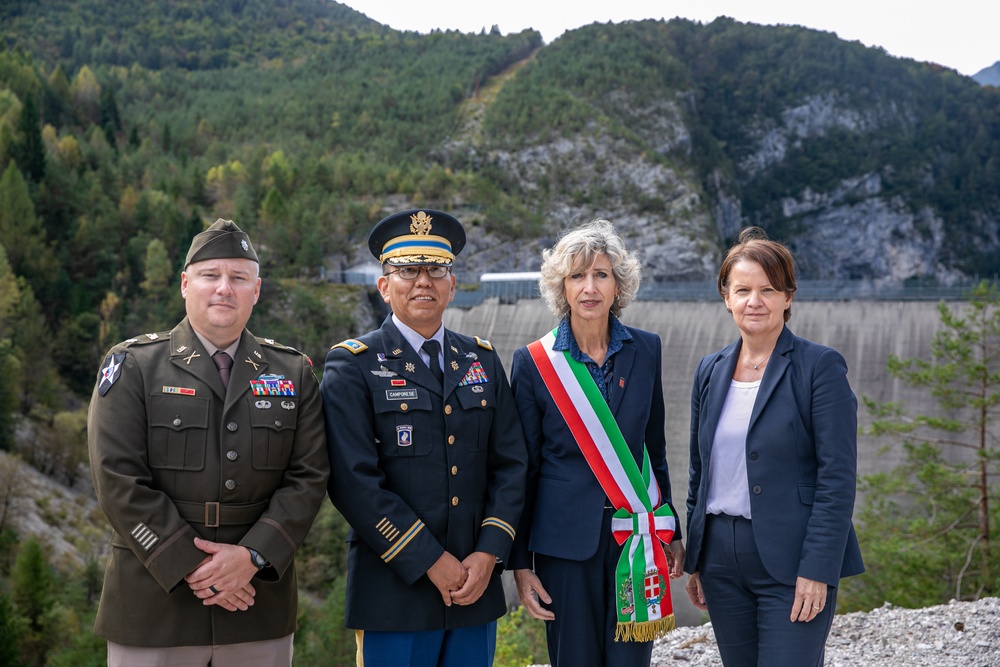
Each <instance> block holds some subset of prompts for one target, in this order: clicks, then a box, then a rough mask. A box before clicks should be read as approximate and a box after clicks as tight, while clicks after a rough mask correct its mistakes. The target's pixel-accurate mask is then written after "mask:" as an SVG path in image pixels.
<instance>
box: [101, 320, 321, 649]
mask: <svg viewBox="0 0 1000 667" xmlns="http://www.w3.org/2000/svg"><path fill="white" fill-rule="evenodd" d="M266 376H271V377H266ZM262 379H263V380H264V382H261V380H262ZM279 379H280V381H281V382H284V383H285V384H284V385H283V386H284V387H285V395H254V392H253V391H252V385H251V381H254V382H255V384H256V386H257V388H258V392H259V393H263V392H265V391H267V387H270V388H271V389H274V388H276V387H278V386H279V385H278V382H279ZM268 381H269V382H268ZM288 381H290V382H291V384H292V386H293V389H292V390H288V389H287V387H288V385H287V382H288ZM289 391H291V395H289ZM89 446H90V462H91V468H92V472H93V476H94V483H95V487H96V489H97V497H98V499H99V501H100V505H101V508H102V509H103V510H104V513H105V515H106V516H107V517H108V520H109V521H110V523H111V526H112V528H113V529H114V532H113V534H112V538H111V549H110V551H111V553H110V555H109V556H108V563H107V571H106V573H105V579H104V591H103V593H102V595H101V602H100V607H99V610H98V614H97V623H96V632H97V634H98V635H99V636H101V637H104V638H106V639H109V640H111V641H113V642H116V643H119V644H125V645H129V646H148V647H162V646H196V645H208V644H234V643H242V642H247V641H257V640H265V639H275V638H279V637H284V636H286V635H288V634H290V633H291V632H294V630H295V617H296V602H297V599H296V594H297V592H296V577H295V566H294V562H293V557H294V555H295V551H296V549H297V548H298V546H299V545H300V544H301V543H302V540H303V539H304V538H305V536H306V533H307V532H308V531H309V528H310V526H311V525H312V522H313V519H314V518H315V516H316V513H317V511H318V510H319V507H320V503H321V502H322V500H323V496H324V494H325V492H326V483H327V478H328V475H329V462H328V459H327V453H326V439H325V435H324V430H323V412H322V406H321V403H320V395H319V387H318V383H317V381H316V377H315V376H314V375H313V372H312V368H311V365H310V363H309V360H308V358H307V357H306V356H305V355H303V354H301V353H299V352H297V351H295V350H293V349H291V348H286V347H283V346H282V345H279V344H277V343H275V342H274V341H272V340H270V339H266V338H256V337H254V336H253V335H252V334H251V333H250V332H249V331H247V330H245V329H244V331H243V334H242V336H241V339H240V343H239V348H238V349H237V351H236V356H235V364H234V365H233V369H232V375H231V378H230V382H229V390H228V392H226V390H225V389H224V388H223V385H222V380H221V379H220V378H219V373H218V371H217V369H216V367H215V365H214V363H213V362H212V360H211V358H210V357H209V355H208V352H206V350H205V348H204V347H203V345H202V344H201V341H200V340H199V339H198V337H197V336H196V335H195V334H194V331H193V330H192V329H191V326H190V324H189V323H188V321H187V320H186V319H185V320H184V321H182V322H181V323H180V324H179V325H177V327H176V328H174V330H173V331H170V332H164V333H160V334H145V335H142V336H139V337H138V338H134V339H130V340H128V341H125V342H124V343H121V344H119V345H117V346H115V347H114V348H113V349H112V350H111V352H110V353H109V354H108V358H107V359H106V360H105V363H104V365H103V367H102V369H101V373H100V374H99V376H98V379H97V385H96V386H95V388H94V393H93V397H92V399H91V404H90V419H89ZM196 536H200V537H202V538H205V539H208V540H212V541H214V542H221V543H227V544H240V545H243V546H247V547H252V548H254V549H256V550H257V551H259V552H260V553H261V554H263V555H264V557H265V558H267V559H268V560H269V561H270V563H271V564H270V566H269V567H266V568H264V569H263V570H261V572H260V573H258V574H257V575H256V576H255V577H254V579H253V580H252V582H251V583H252V584H253V586H254V588H255V589H256V591H257V595H256V598H255V600H254V605H253V606H252V607H250V609H249V610H247V611H234V612H229V611H226V610H225V609H223V608H222V607H220V606H217V605H212V606H204V605H203V604H202V601H201V600H199V599H198V598H197V597H195V595H194V593H192V591H191V590H190V588H189V587H188V585H187V583H186V582H185V581H184V576H185V575H187V574H188V573H189V572H191V571H192V570H194V569H195V568H196V567H197V566H198V564H199V563H201V561H202V560H203V559H204V558H205V557H206V554H205V553H203V552H202V551H200V550H198V549H197V548H195V546H194V538H195V537H196Z"/></svg>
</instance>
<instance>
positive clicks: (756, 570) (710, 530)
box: [698, 514, 837, 667]
mask: <svg viewBox="0 0 1000 667" xmlns="http://www.w3.org/2000/svg"><path fill="white" fill-rule="evenodd" d="M698 571H699V572H700V577H701V586H702V590H703V591H704V593H705V602H706V603H707V604H708V615H709V617H710V618H711V619H712V627H713V629H714V630H715V639H716V641H717V642H718V644H719V653H720V654H721V656H722V664H724V665H725V666H726V667H758V666H759V667H780V666H781V665H797V666H801V667H812V666H813V665H815V666H817V667H819V666H821V665H822V664H823V653H824V648H825V645H826V636H827V634H829V632H830V626H831V625H832V624H833V613H834V611H835V607H836V606H837V589H836V588H835V587H834V586H828V587H827V593H826V605H825V606H824V607H823V611H822V612H820V613H819V614H818V615H817V616H816V617H815V618H814V619H813V620H811V621H809V622H808V623H804V622H801V621H796V622H794V623H793V622H792V621H791V620H789V617H790V616H791V613H792V604H793V602H794V600H795V586H789V585H788V584H783V583H781V582H779V581H776V580H775V579H773V578H772V577H771V576H770V575H769V574H768V573H767V570H765V569H764V564H763V563H762V562H761V560H760V554H759V553H758V551H757V543H756V542H755V541H754V537H753V525H752V524H751V522H750V521H749V520H748V519H744V518H742V517H730V516H726V515H718V516H716V515H713V514H709V515H708V516H707V517H706V519H705V537H704V541H703V543H702V553H701V561H700V562H699V564H698Z"/></svg>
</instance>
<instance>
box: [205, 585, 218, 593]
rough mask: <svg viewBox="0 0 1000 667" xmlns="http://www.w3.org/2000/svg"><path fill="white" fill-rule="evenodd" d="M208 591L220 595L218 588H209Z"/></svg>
mask: <svg viewBox="0 0 1000 667" xmlns="http://www.w3.org/2000/svg"><path fill="white" fill-rule="evenodd" d="M208 590H210V591H212V593H214V594H215V595H218V594H219V589H218V588H216V587H215V586H209V587H208Z"/></svg>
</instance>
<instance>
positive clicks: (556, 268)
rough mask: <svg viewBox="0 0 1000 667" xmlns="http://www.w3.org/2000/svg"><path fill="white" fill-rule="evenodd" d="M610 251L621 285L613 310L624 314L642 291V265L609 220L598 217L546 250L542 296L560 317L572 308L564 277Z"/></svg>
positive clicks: (543, 258) (567, 234)
mask: <svg viewBox="0 0 1000 667" xmlns="http://www.w3.org/2000/svg"><path fill="white" fill-rule="evenodd" d="M601 254H603V255H607V257H608V261H610V262H611V272H612V274H614V277H615V283H616V284H617V287H618V294H619V295H620V296H619V298H618V299H615V301H614V302H612V304H611V312H612V313H613V314H614V316H615V317H621V314H622V310H623V309H624V308H625V307H626V306H627V305H629V304H630V303H632V300H633V299H635V295H636V294H637V293H638V292H639V282H640V280H641V273H642V266H641V265H640V264H639V260H638V258H636V256H635V254H634V253H632V252H631V251H629V249H628V248H626V247H625V241H624V240H622V237H621V236H619V235H618V232H616V231H615V227H614V225H612V224H611V223H610V222H608V221H607V220H603V219H597V220H594V221H592V222H588V223H585V224H583V225H580V226H579V227H576V228H575V229H572V230H570V231H569V232H567V233H566V234H564V235H563V236H562V238H560V239H559V241H558V242H557V243H556V244H555V246H553V247H552V248H549V249H547V250H545V251H544V252H542V270H541V273H542V277H541V279H540V280H539V281H538V287H539V290H540V291H541V293H542V298H543V299H545V303H546V304H547V305H548V307H549V310H551V311H552V312H553V313H554V314H555V315H556V317H558V318H559V319H562V318H564V317H565V316H566V314H567V313H569V311H570V307H569V302H567V301H566V294H565V291H564V289H563V281H564V280H565V279H566V278H567V277H569V276H571V275H573V274H574V273H577V272H578V271H582V270H585V269H586V268H588V267H589V266H591V265H592V264H593V263H594V260H595V259H596V257H597V256H598V255H601Z"/></svg>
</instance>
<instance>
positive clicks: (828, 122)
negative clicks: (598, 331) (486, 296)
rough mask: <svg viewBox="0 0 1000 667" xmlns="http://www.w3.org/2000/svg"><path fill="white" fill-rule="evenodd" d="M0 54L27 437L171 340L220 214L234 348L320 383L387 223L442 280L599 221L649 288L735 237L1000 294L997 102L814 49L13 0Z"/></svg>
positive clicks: (952, 77) (836, 42) (169, 5)
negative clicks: (987, 286)
mask: <svg viewBox="0 0 1000 667" xmlns="http://www.w3.org/2000/svg"><path fill="white" fill-rule="evenodd" d="M0 45H3V47H2V50H0V171H2V173H3V176H2V178H0V244H3V247H4V253H5V255H6V258H5V259H4V258H2V257H0V259H2V260H3V261H0V279H3V274H4V263H5V262H6V263H8V264H9V271H8V273H9V276H10V277H9V278H8V279H9V280H13V281H14V282H13V283H12V284H14V285H19V286H20V287H18V294H19V295H20V296H19V298H20V300H21V305H20V306H18V307H17V308H19V309H20V310H18V309H14V310H11V309H10V308H7V309H6V312H5V308H4V307H0V340H2V339H4V337H5V336H6V335H7V334H5V333H4V332H5V328H4V326H5V325H4V320H5V318H6V320H7V322H11V321H17V322H18V323H22V322H24V321H25V320H26V318H32V322H34V324H33V325H32V326H33V327H34V328H31V327H26V326H20V327H13V328H11V329H10V331H11V334H10V335H11V336H13V337H14V340H15V342H14V343H12V345H13V347H12V348H10V349H13V350H16V351H17V354H18V359H19V360H22V361H19V363H18V365H16V366H15V365H11V366H9V368H10V370H8V371H4V372H8V373H13V374H16V375H18V377H16V378H14V379H9V380H7V382H9V383H10V384H9V385H7V386H11V387H18V388H19V391H20V392H21V394H22V395H21V396H20V399H19V401H18V402H17V403H18V405H20V409H21V411H23V412H24V413H25V414H27V413H28V412H30V410H31V408H32V405H34V401H43V402H44V401H51V400H53V399H52V398H51V397H53V396H58V395H59V393H58V388H59V387H60V386H62V384H60V383H64V385H65V386H68V387H69V388H70V389H72V390H73V391H76V392H78V393H80V394H86V393H87V391H88V390H89V387H90V385H91V384H92V382H93V369H94V368H96V367H97V365H98V363H99V362H100V359H101V358H102V355H103V352H104V350H106V349H107V347H108V346H109V345H110V344H112V343H113V342H114V341H116V340H120V339H124V338H127V337H128V336H130V335H133V334H135V333H137V332H144V331H153V330H162V329H163V328H164V327H168V326H170V325H171V324H172V323H174V322H176V321H177V320H178V319H179V318H180V317H181V315H182V313H183V304H182V302H181V301H180V299H179V297H178V296H177V294H176V287H175V283H176V275H177V273H178V272H179V269H180V264H181V262H182V261H183V258H184V255H185V252H186V249H187V246H188V243H189V242H190V237H191V235H192V234H193V233H194V232H197V231H198V230H200V229H202V228H204V226H205V224H206V223H208V222H211V221H214V220H215V219H216V218H219V217H223V218H231V219H234V220H236V221H237V222H238V223H239V224H240V225H241V226H242V227H243V228H245V229H246V230H247V231H248V232H249V233H251V235H252V236H253V238H254V240H255V243H256V244H257V245H258V247H259V254H260V256H261V259H262V268H263V271H264V275H265V277H266V281H265V291H264V294H263V296H262V300H263V302H262V306H263V307H262V308H259V309H258V310H259V311H260V314H259V315H258V314H255V316H254V317H255V319H254V320H252V325H253V327H257V328H260V329H261V330H267V331H268V333H269V334H271V335H274V336H275V337H276V338H278V339H279V340H282V341H283V342H286V343H287V344H290V345H293V346H296V347H299V348H300V349H304V350H306V351H308V352H309V353H310V354H312V355H313V356H315V357H319V358H321V357H322V355H323V353H324V351H325V349H326V348H328V347H329V345H330V343H331V341H334V340H339V339H341V338H343V337H347V336H349V335H352V334H353V333H356V332H355V329H356V328H357V326H359V324H358V320H357V319H356V318H355V317H354V315H353V313H355V311H356V307H355V306H356V303H357V297H355V296H350V295H349V294H347V293H346V292H345V293H341V292H337V291H334V290H331V289H326V290H324V289H323V286H324V285H326V282H325V280H327V279H331V278H332V279H333V280H334V281H335V280H336V279H337V278H338V277H339V276H340V275H341V272H342V271H344V270H346V269H348V268H351V267H353V266H355V265H357V264H359V263H366V262H368V263H370V262H371V258H370V256H369V254H368V251H367V247H366V243H365V239H366V236H367V232H368V230H369V229H370V228H371V226H372V224H374V222H376V221H377V220H378V219H380V218H381V217H382V216H383V215H385V214H386V212H388V211H390V210H399V209H402V208H408V207H427V208H438V209H444V210H448V211H451V212H454V213H456V214H457V215H458V216H459V217H460V219H462V220H463V221H464V222H465V223H466V224H467V226H468V228H469V243H468V246H467V250H466V251H465V252H464V253H463V255H462V261H461V262H460V265H459V267H458V275H459V279H460V281H462V282H463V283H470V282H475V281H476V280H477V279H478V274H480V273H482V272H486V271H508V270H535V269H537V268H538V265H539V262H540V252H541V250H542V249H543V248H545V247H547V246H549V245H551V244H552V243H553V241H554V240H555V239H556V238H557V236H558V235H559V234H560V233H561V232H562V231H563V230H564V229H566V228H567V227H569V226H571V225H573V224H575V223H577V222H579V221H582V220H587V219H590V218H593V217H598V216H600V217H606V218H609V219H611V220H612V221H613V222H615V223H616V224H617V225H618V227H619V228H620V229H621V230H622V232H623V234H625V235H626V236H627V237H628V238H629V239H630V242H631V245H632V246H633V247H634V248H635V249H636V251H637V252H638V254H639V255H640V257H641V259H642V260H643V264H644V277H645V280H647V281H651V282H667V281H679V280H685V281H710V280H711V278H712V276H713V275H714V273H715V269H716V267H717V265H718V262H719V259H720V257H721V255H722V253H723V252H724V251H725V249H726V248H727V247H728V245H729V244H730V243H731V242H732V240H733V239H734V237H735V235H736V233H737V232H738V230H739V229H740V227H742V226H744V225H747V224H757V225H760V226H762V227H764V228H765V229H766V230H768V231H769V232H770V233H771V235H772V236H773V237H775V238H778V239H780V240H783V241H785V242H786V243H788V245H789V246H790V247H791V248H792V250H793V251H794V253H795V256H796V260H797V262H798V266H799V272H800V275H801V277H802V278H805V279H827V280H842V279H857V280H867V281H872V282H874V283H876V284H878V283H901V282H904V281H908V280H910V281H921V282H925V281H929V282H934V281H938V282H945V283H952V282H955V281H959V280H962V279H965V278H967V277H972V276H976V275H980V276H992V275H996V274H998V273H1000V89H997V88H994V87H990V86H985V87H984V86H979V85H977V84H976V83H975V82H974V81H972V80H971V79H969V78H968V77H963V76H960V75H958V74H957V73H956V72H954V71H952V70H948V69H945V68H941V67H939V66H936V65H932V64H927V63H920V62H915V61H912V60H905V59H898V58H893V57H890V56H888V55H887V54H886V53H885V52H884V51H882V50H880V49H874V48H867V47H864V46H863V45H861V44H860V43H857V42H846V41H843V40H841V39H839V38H837V37H836V35H834V34H832V33H825V32H819V31H815V30H809V29H805V28H799V27H790V26H778V27H764V26H758V25H753V24H744V23H739V22H737V21H733V20H731V19H726V18H722V19H718V20H716V21H713V22H712V23H709V24H701V23H696V22H691V21H686V20H680V19H675V20H672V21H637V22H626V23H622V24H617V25H614V24H605V25H599V24H594V25H591V26H588V27H585V28H580V29H578V30H575V31H571V32H569V33H566V34H565V35H563V36H562V37H561V38H559V39H557V40H555V41H554V42H553V43H552V44H548V45H545V44H543V43H542V39H541V35H540V34H539V33H537V32H535V31H531V30H527V31H524V32H522V33H518V34H512V35H501V34H499V33H498V31H492V32H490V33H486V32H485V31H484V32H482V33H481V34H463V33H459V32H456V31H445V32H442V31H435V32H433V33H431V34H427V35H423V34H417V33H412V32H399V31H395V30H392V29H389V28H387V27H386V26H383V25H381V24H379V23H377V22H374V21H372V20H370V19H368V18H367V17H365V16H363V15H361V14H359V13H357V12H355V11H353V10H351V9H349V8H347V7H345V6H343V5H340V4H338V3H336V2H327V1H325V0H273V1H267V0H170V1H167V0H159V1H157V2H148V0H120V2H117V3H115V4H114V5H108V4H107V3H105V2H101V1H99V0H52V1H49V2H32V1H29V0H12V1H10V2H5V3H3V4H2V5H0ZM17 281H21V282H17ZM347 292H349V290H347ZM0 306H2V304H0ZM11 312H13V313H15V314H10V313H11ZM306 321H307V322H310V323H311V324H310V326H298V325H297V324H296V323H301V322H306ZM320 323H322V324H320ZM258 325H261V326H259V327H258ZM7 326H8V327H10V326H11V325H9V324H8V325H7ZM29 332H33V333H30V334H29ZM19 337H20V338H19ZM3 349H5V348H2V347H0V351H2V350H3ZM0 353H2V352H0ZM10 354H14V353H13V352H11V353H10ZM24 360H27V362H25V361H24ZM28 362H30V363H28ZM32 365H34V367H33V368H29V367H30V366H32ZM0 366H2V364H0ZM26 374H28V375H26ZM0 375H2V373H0ZM12 377H13V376H12ZM26 377H31V378H35V380H33V381H32V382H25V378H26ZM37 378H55V379H53V380H52V381H51V382H49V380H37ZM3 382H4V379H3V378H2V377H0V385H2V384H3ZM0 393H3V392H2V391H0ZM2 402H3V401H0V403H2ZM5 405H6V404H5ZM4 410H5V408H4V406H3V405H0V413H3V411H4ZM0 422H2V420H0ZM4 428H5V427H4V425H3V424H2V423H0V432H2V431H3V430H4ZM0 444H2V443H0Z"/></svg>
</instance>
